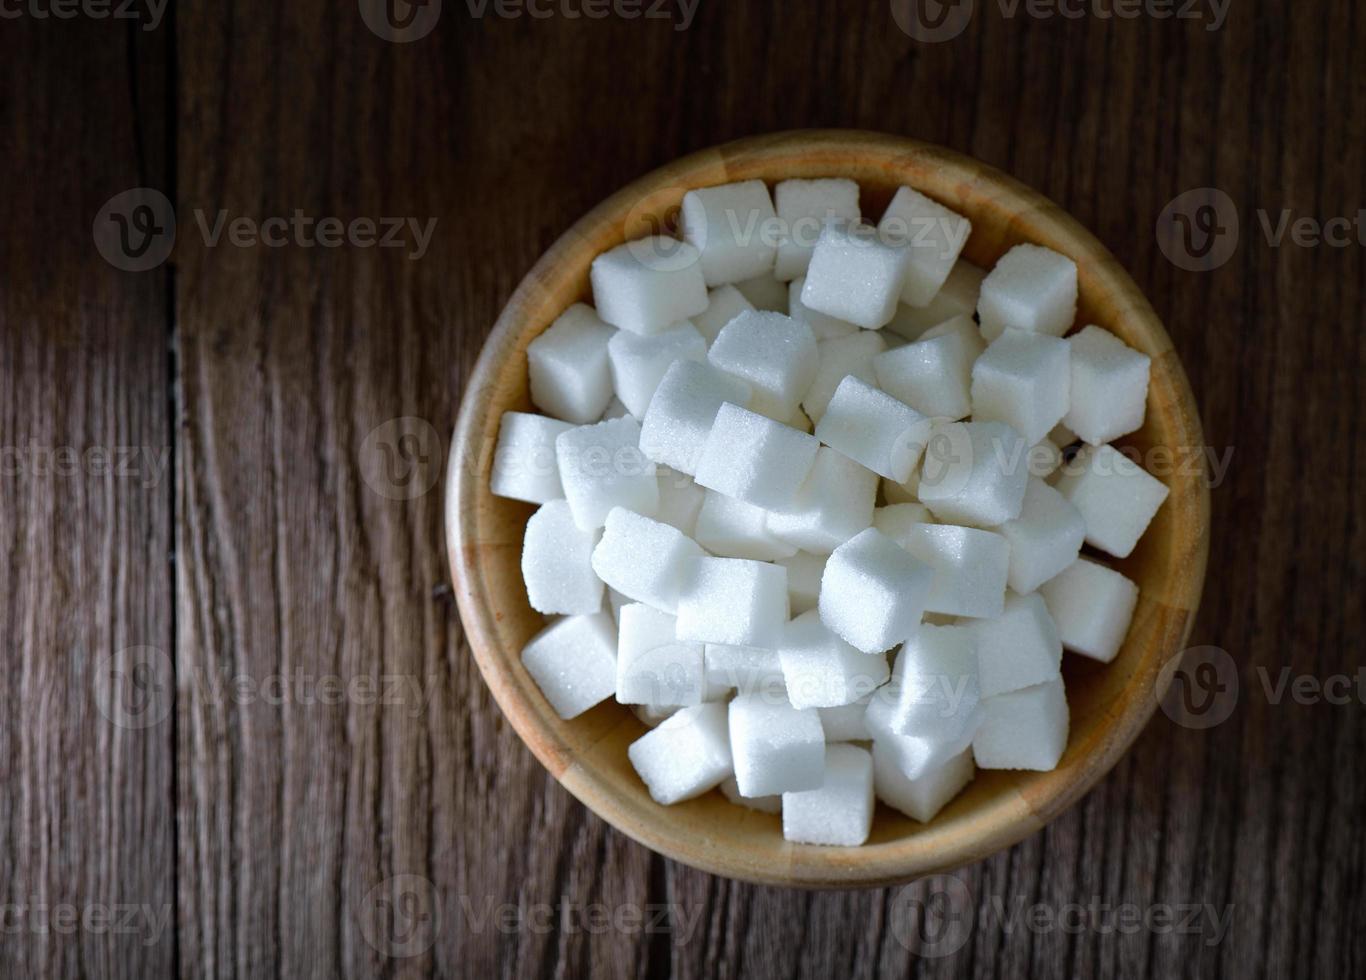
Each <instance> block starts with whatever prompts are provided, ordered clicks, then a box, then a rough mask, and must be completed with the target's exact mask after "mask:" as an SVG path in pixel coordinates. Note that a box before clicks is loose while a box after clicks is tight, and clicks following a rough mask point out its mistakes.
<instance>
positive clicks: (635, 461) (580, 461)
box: [555, 415, 659, 531]
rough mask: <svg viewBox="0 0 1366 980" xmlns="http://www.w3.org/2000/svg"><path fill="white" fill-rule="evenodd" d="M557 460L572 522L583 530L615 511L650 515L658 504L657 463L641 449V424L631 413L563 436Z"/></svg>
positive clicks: (599, 523) (559, 438)
mask: <svg viewBox="0 0 1366 980" xmlns="http://www.w3.org/2000/svg"><path fill="white" fill-rule="evenodd" d="M555 459H556V462H557V463H558V464H559V469H560V481H561V482H562V483H563V484H564V496H565V498H566V499H567V500H568V501H569V507H570V510H571V511H572V512H573V514H574V523H575V524H577V525H578V526H579V527H581V528H583V529H584V530H585V531H591V530H592V529H593V528H596V527H602V525H603V523H604V522H605V521H606V520H607V513H608V511H610V510H611V509H612V508H613V507H625V508H627V509H628V510H633V511H635V512H636V513H638V514H644V515H646V516H649V515H652V514H654V512H655V509H656V508H658V506H659V479H658V477H657V476H656V474H655V464H654V463H652V462H650V460H648V459H646V458H645V454H644V453H642V452H641V451H640V423H639V422H637V421H636V420H635V419H633V418H632V417H631V416H629V415H626V416H623V417H622V418H619V419H609V420H608V421H606V422H598V423H596V424H594V425H582V426H579V427H578V428H576V429H569V430H567V431H565V432H561V433H560V434H559V435H558V436H556V437H555Z"/></svg>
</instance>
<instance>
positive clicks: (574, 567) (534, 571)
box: [522, 500, 602, 616]
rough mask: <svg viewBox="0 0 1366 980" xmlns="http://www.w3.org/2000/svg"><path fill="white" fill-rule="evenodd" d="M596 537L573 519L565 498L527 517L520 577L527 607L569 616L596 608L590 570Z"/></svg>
mask: <svg viewBox="0 0 1366 980" xmlns="http://www.w3.org/2000/svg"><path fill="white" fill-rule="evenodd" d="M597 541H598V534H597V531H583V530H580V529H579V526H578V525H577V524H575V523H574V517H573V515H572V514H571V513H570V512H569V503H568V502H567V501H564V500H549V501H546V502H545V503H544V504H542V505H541V507H540V509H539V510H538V511H536V513H534V514H532V515H531V519H530V520H529V521H527V524H526V536H525V537H524V538H523V541H522V579H523V581H525V582H526V594H527V599H528V600H529V601H530V603H531V608H532V609H535V610H536V611H537V612H541V613H563V614H565V615H570V616H574V615H588V614H589V613H595V612H597V611H598V610H599V609H601V608H602V581H601V579H599V578H598V576H597V575H596V574H595V573H594V572H593V546H594V545H596V544H597Z"/></svg>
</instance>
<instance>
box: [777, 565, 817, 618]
mask: <svg viewBox="0 0 1366 980" xmlns="http://www.w3.org/2000/svg"><path fill="white" fill-rule="evenodd" d="M829 557H830V556H829V555H813V554H811V553H810V552H807V551H798V552H797V553H796V554H795V555H790V556H788V557H787V558H779V559H778V561H777V563H778V564H779V565H782V566H783V567H784V568H786V569H787V600H788V606H789V607H790V608H791V610H792V615H794V616H800V615H801V614H802V613H804V612H806V611H807V610H808V609H815V608H816V602H817V601H818V599H819V598H820V594H821V576H822V575H823V574H825V562H826V559H827V558H829Z"/></svg>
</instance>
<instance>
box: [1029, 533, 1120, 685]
mask: <svg viewBox="0 0 1366 980" xmlns="http://www.w3.org/2000/svg"><path fill="white" fill-rule="evenodd" d="M1039 594H1040V595H1041V596H1043V601H1044V603H1045V604H1046V605H1047V606H1048V613H1049V615H1050V616H1052V617H1053V621H1054V622H1055V623H1056V624H1057V626H1058V635H1059V636H1060V637H1061V638H1062V645H1063V646H1064V647H1066V648H1067V649H1068V650H1071V651H1072V652H1073V653H1080V654H1082V655H1083V656H1087V657H1090V658H1091V659H1092V660H1099V661H1100V662H1101V663H1105V664H1108V663H1109V662H1110V661H1112V660H1114V659H1115V654H1117V653H1119V648H1120V647H1121V646H1122V645H1123V644H1124V637H1125V635H1126V634H1128V632H1129V623H1130V621H1131V620H1132V619H1133V617H1134V607H1135V606H1137V605H1138V586H1136V585H1135V584H1134V583H1133V582H1131V581H1129V579H1127V578H1125V577H1124V576H1123V575H1121V574H1120V573H1119V572H1117V571H1115V570H1114V569H1112V568H1106V567H1105V566H1104V565H1101V564H1099V563H1097V562H1094V561H1091V560H1090V559H1087V558H1078V559H1077V560H1076V561H1075V562H1073V563H1072V564H1071V565H1069V566H1068V567H1067V568H1065V569H1064V570H1063V571H1062V573H1061V574H1059V575H1057V576H1056V577H1054V578H1051V579H1049V580H1048V581H1047V582H1045V583H1044V584H1043V585H1041V586H1039Z"/></svg>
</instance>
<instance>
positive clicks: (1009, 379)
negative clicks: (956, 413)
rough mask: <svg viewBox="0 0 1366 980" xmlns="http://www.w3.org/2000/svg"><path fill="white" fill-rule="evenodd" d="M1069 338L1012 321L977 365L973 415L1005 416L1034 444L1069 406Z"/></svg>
mask: <svg viewBox="0 0 1366 980" xmlns="http://www.w3.org/2000/svg"><path fill="white" fill-rule="evenodd" d="M1070 350H1071V348H1070V347H1068V344H1067V341H1065V340H1060V339H1059V338H1057V337H1049V336H1047V335H1045V334H1039V333H1031V332H1029V331H1028V330H1018V329H1016V328H1015V327H1007V328H1006V329H1005V330H1004V331H1003V332H1002V333H1001V335H1000V336H999V337H997V338H996V339H995V340H993V341H992V342H991V344H990V345H989V346H988V347H987V349H986V350H985V351H983V353H982V356H981V357H979V358H977V360H976V361H975V362H974V363H973V365H972V417H973V420H974V421H977V422H1005V423H1006V424H1008V425H1009V426H1010V427H1011V428H1013V429H1014V430H1015V431H1016V432H1018V433H1020V435H1022V436H1024V438H1025V442H1027V443H1029V444H1030V445H1031V446H1032V445H1034V443H1036V442H1038V441H1039V440H1040V439H1042V438H1043V437H1044V436H1046V435H1048V432H1049V430H1050V429H1052V428H1053V426H1055V425H1057V424H1058V421H1059V420H1060V419H1061V418H1062V417H1063V415H1064V414H1066V412H1067V392H1068V388H1069V386H1070V384H1071V377H1072V375H1071V372H1070V369H1069V357H1070V353H1069V352H1070Z"/></svg>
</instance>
